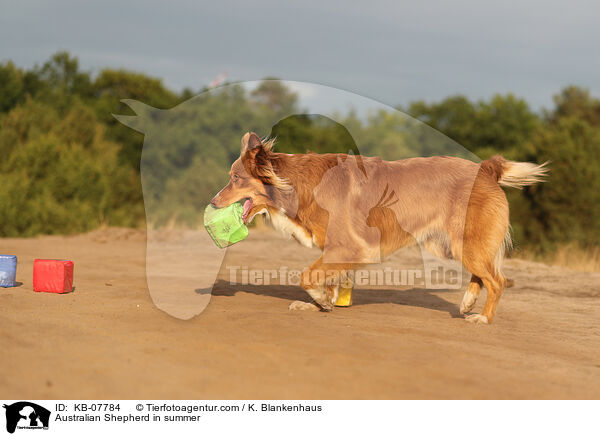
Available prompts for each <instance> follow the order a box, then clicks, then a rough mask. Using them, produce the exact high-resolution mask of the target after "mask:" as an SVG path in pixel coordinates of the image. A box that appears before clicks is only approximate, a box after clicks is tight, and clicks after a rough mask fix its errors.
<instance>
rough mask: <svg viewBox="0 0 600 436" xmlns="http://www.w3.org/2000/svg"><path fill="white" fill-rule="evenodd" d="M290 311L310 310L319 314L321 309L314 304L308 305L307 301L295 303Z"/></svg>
mask: <svg viewBox="0 0 600 436" xmlns="http://www.w3.org/2000/svg"><path fill="white" fill-rule="evenodd" d="M289 310H310V311H313V312H318V311H319V310H321V309H320V307H318V306H317V305H316V304H313V303H306V302H305V301H294V302H293V303H292V304H290V306H289Z"/></svg>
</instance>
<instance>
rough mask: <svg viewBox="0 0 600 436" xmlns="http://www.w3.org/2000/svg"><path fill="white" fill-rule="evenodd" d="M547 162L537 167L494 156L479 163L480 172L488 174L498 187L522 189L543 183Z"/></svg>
mask: <svg viewBox="0 0 600 436" xmlns="http://www.w3.org/2000/svg"><path fill="white" fill-rule="evenodd" d="M548 163H549V162H544V163H543V164H541V165H537V164H534V163H530V162H514V161H512V160H506V159H504V158H503V157H502V156H494V157H492V158H490V159H488V160H484V161H483V162H481V171H484V172H486V173H488V174H490V175H491V176H492V177H493V178H494V179H495V180H497V181H498V184H499V185H500V186H506V187H507V188H517V189H523V186H529V185H534V184H536V183H540V182H544V181H545V178H546V176H547V175H548V171H549V170H550V169H549V168H548Z"/></svg>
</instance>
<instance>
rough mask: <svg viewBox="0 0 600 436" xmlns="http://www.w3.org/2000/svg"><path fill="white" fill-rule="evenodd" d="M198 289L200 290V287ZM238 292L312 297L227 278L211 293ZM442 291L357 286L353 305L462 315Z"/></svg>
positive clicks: (297, 290)
mask: <svg viewBox="0 0 600 436" xmlns="http://www.w3.org/2000/svg"><path fill="white" fill-rule="evenodd" d="M197 292H198V290H197ZM237 292H247V293H249V294H254V295H263V296H267V297H275V298H281V299H284V300H289V301H295V300H300V301H310V298H309V296H308V295H307V294H306V292H305V291H303V290H302V289H301V288H300V287H299V286H290V285H278V284H274V285H260V286H259V285H241V284H235V283H234V284H231V283H229V282H227V281H225V280H218V281H216V282H215V285H214V287H213V289H212V295H214V296H221V297H233V296H234V295H235V294H236V293H237ZM433 292H435V293H440V292H452V291H449V290H446V289H435V290H429V289H420V288H414V289H410V290H402V291H400V290H395V289H355V290H354V291H353V295H352V298H353V304H354V306H362V305H367V304H385V303H392V304H399V305H402V306H413V307H422V308H425V309H431V310H438V311H441V312H446V313H448V314H449V315H450V316H451V317H453V318H457V317H462V315H460V314H459V311H458V306H457V305H455V304H453V303H450V302H448V301H446V300H445V299H443V298H440V297H439V296H437V295H435V294H434V293H433Z"/></svg>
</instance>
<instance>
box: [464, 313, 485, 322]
mask: <svg viewBox="0 0 600 436" xmlns="http://www.w3.org/2000/svg"><path fill="white" fill-rule="evenodd" d="M465 321H467V322H470V323H472V324H489V323H488V319H487V316H485V315H480V314H479V313H474V314H473V315H469V316H467V317H466V318H465Z"/></svg>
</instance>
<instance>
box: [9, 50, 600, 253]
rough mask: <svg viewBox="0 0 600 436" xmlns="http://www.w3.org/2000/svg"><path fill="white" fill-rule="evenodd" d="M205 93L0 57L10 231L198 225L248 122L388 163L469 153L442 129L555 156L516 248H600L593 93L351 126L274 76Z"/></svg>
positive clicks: (518, 155)
mask: <svg viewBox="0 0 600 436" xmlns="http://www.w3.org/2000/svg"><path fill="white" fill-rule="evenodd" d="M200 91H203V90H194V91H192V90H184V91H183V92H181V93H177V92H173V91H172V90H169V89H168V88H166V87H165V86H164V85H163V84H162V82H161V80H159V79H155V78H151V77H148V76H146V75H144V74H139V73H134V72H130V71H125V70H111V69H106V70H103V71H100V72H99V73H98V74H96V75H92V74H90V73H89V72H86V71H82V70H81V69H80V68H79V65H78V62H77V59H76V58H73V57H72V56H70V55H69V54H68V53H64V52H62V53H57V54H56V55H54V56H53V57H52V58H51V59H50V60H48V61H47V62H46V63H44V64H43V65H41V66H36V67H34V68H32V69H29V70H24V69H21V68H18V67H16V66H15V65H13V64H12V63H10V62H5V63H2V64H0V156H2V161H1V162H0V169H1V170H2V173H1V174H2V176H1V188H0V204H1V206H0V235H1V236H32V235H36V234H40V233H73V232H81V231H86V230H89V229H92V228H95V227H98V226H99V225H119V226H140V225H143V223H144V219H145V213H144V201H145V204H146V208H147V211H148V218H149V219H150V222H151V224H156V225H163V224H168V223H181V224H187V225H197V224H198V222H199V219H200V216H201V212H202V210H203V209H204V206H205V205H206V203H207V201H208V200H209V198H210V195H212V194H213V193H214V192H216V191H217V190H218V189H219V188H220V187H221V186H222V185H223V184H224V183H225V182H226V180H227V171H228V166H229V165H230V163H231V162H232V161H233V160H234V159H235V158H236V157H237V155H238V154H239V140H240V136H241V135H242V134H243V133H244V132H245V131H248V130H255V131H257V132H259V133H260V134H262V135H269V134H270V135H276V136H277V137H278V149H279V150H281V151H285V152H305V151H306V150H307V149H310V150H311V151H313V152H317V153H318V152H325V151H327V152H331V151H338V152H348V150H353V151H354V152H359V150H358V149H357V148H356V144H355V143H354V140H353V138H352V137H351V136H350V134H349V133H348V130H347V129H346V127H347V126H352V131H353V135H354V139H356V140H357V142H359V144H360V152H361V153H363V154H369V155H378V156H382V157H383V158H386V159H399V158H402V157H407V156H411V155H415V154H419V155H432V154H457V151H458V150H459V148H457V146H456V144H455V143H453V142H452V141H449V140H447V138H445V137H444V136H443V135H439V134H437V133H436V130H437V131H440V132H443V133H444V134H445V135H447V136H448V137H449V138H451V139H452V140H454V141H456V143H458V144H460V145H462V146H463V147H465V148H466V149H467V150H468V151H470V152H472V153H473V154H475V155H476V156H479V157H480V158H482V159H485V158H487V157H490V156H491V155H493V154H496V153H500V154H503V155H504V156H506V157H507V158H509V159H514V160H525V161H532V162H544V161H546V160H549V161H551V162H552V164H551V170H552V173H551V177H550V179H549V182H548V183H546V184H543V185H539V186H536V187H532V188H530V189H525V190H523V191H522V192H509V193H508V195H509V200H510V202H511V216H512V222H513V230H514V234H515V238H516V240H517V243H519V244H520V245H522V246H523V245H530V246H533V247H537V248H539V249H543V250H550V249H552V248H553V247H554V246H555V245H556V244H559V243H563V242H575V243H577V244H579V245H582V246H598V245H600V220H598V219H597V217H598V216H599V214H598V212H599V211H598V208H599V207H600V206H599V204H600V201H598V200H600V199H599V198H598V196H599V195H600V194H599V193H600V177H598V176H599V174H598V173H599V172H600V162H599V161H598V154H599V151H600V101H599V100H598V99H595V98H593V97H592V96H590V94H589V93H588V92H587V91H586V90H583V89H580V88H576V87H569V88H566V89H564V90H563V91H562V92H560V93H559V94H558V95H557V96H556V97H555V105H554V107H553V108H552V109H550V110H546V111H543V112H542V113H536V112H534V111H532V110H531V108H530V107H529V106H528V105H527V103H526V102H525V101H524V100H522V99H520V98H517V97H515V96H513V95H505V96H500V95H498V96H495V97H493V98H491V99H490V100H486V101H479V102H472V101H470V100H468V99H466V98H465V97H460V96H458V97H451V98H447V99H445V100H443V101H441V102H439V103H426V102H414V103H412V104H410V105H408V106H407V107H403V108H399V109H400V110H401V111H403V112H406V113H408V114H409V115H411V116H413V117H415V118H417V119H419V120H421V121H423V122H424V123H426V124H427V125H429V126H431V127H433V129H436V130H433V129H430V128H428V127H426V126H424V125H422V124H420V123H416V122H414V120H412V119H411V118H410V117H407V116H406V115H404V114H402V112H399V111H379V112H377V113H372V114H369V116H368V117H367V118H366V119H364V118H360V117H358V116H356V115H355V114H353V113H349V114H345V115H344V116H343V117H342V118H343V121H342V122H341V123H340V124H338V123H335V122H333V121H331V120H330V119H329V118H327V117H323V116H313V115H309V114H304V113H303V111H302V109H301V108H300V107H299V102H298V98H297V96H296V95H295V94H294V93H293V92H292V91H291V90H290V89H288V88H286V87H285V86H284V85H282V83H281V82H278V81H272V80H271V81H270V80H266V81H264V82H262V84H260V86H258V87H257V88H255V89H253V90H252V91H249V90H247V89H245V88H244V87H242V86H239V85H231V86H226V87H223V88H222V89H219V90H213V91H211V92H209V93H203V94H201V95H200V96H198V97H195V98H193V99H191V100H190V98H191V97H192V96H193V95H194V94H198V93H200ZM124 98H127V99H133V100H139V101H141V102H144V103H145V104H147V105H149V106H152V107H155V108H159V109H171V108H174V109H172V110H169V111H160V110H159V111H156V110H150V112H151V113H149V114H146V115H148V116H147V117H146V118H144V114H143V112H144V111H145V110H149V109H148V107H146V106H144V107H141V106H138V107H134V109H135V111H132V110H131V109H130V108H129V107H127V106H125V105H124V104H123V103H120V100H121V99H124ZM181 103H183V104H181ZM133 106H135V105H133ZM136 113H137V115H138V116H137V117H135V118H131V119H130V121H126V123H127V124H129V125H131V126H132V127H134V128H135V129H137V130H139V131H144V132H145V133H146V137H145V138H146V144H145V145H144V156H143V159H142V160H141V158H142V145H143V144H144V135H143V134H142V133H140V132H136V131H135V130H133V129H131V128H129V127H126V126H125V125H123V124H121V123H120V122H119V121H117V120H116V119H115V118H114V117H113V116H112V114H128V115H135V114H136ZM289 113H297V114H300V115H296V116H292V117H285V115H286V114H289ZM148 117H150V118H151V120H150V121H151V122H148V121H149V119H148ZM281 117H283V120H281V121H279V122H278V123H276V124H275V125H274V126H273V128H272V130H271V131H270V132H269V131H264V129H265V127H264V126H266V125H268V126H270V125H272V124H269V123H270V120H278V119H279V118H281ZM338 118H339V117H338ZM465 153H466V151H465ZM140 160H141V161H142V167H141V168H140ZM140 173H141V174H140ZM140 176H141V177H140ZM141 180H143V183H144V193H143V195H142V187H141V186H142V184H141Z"/></svg>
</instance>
